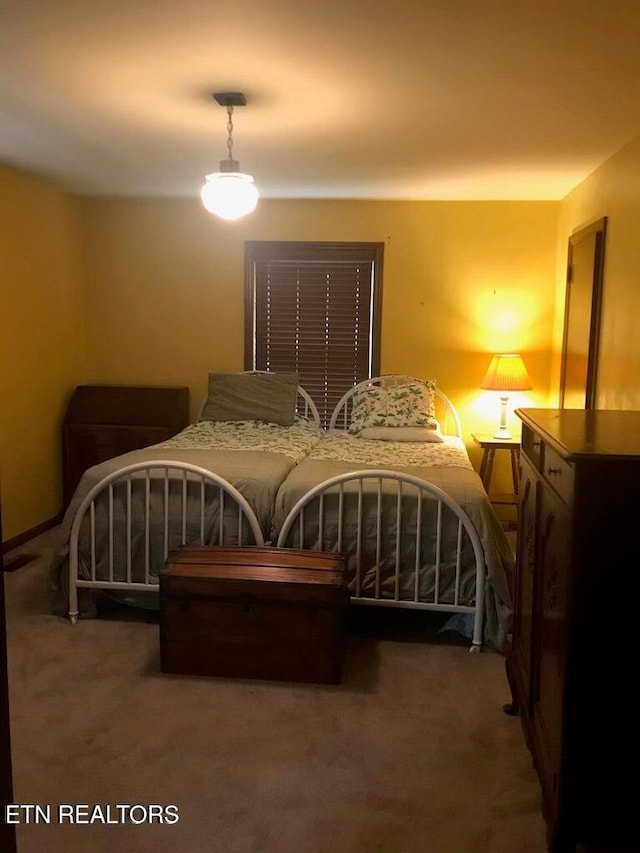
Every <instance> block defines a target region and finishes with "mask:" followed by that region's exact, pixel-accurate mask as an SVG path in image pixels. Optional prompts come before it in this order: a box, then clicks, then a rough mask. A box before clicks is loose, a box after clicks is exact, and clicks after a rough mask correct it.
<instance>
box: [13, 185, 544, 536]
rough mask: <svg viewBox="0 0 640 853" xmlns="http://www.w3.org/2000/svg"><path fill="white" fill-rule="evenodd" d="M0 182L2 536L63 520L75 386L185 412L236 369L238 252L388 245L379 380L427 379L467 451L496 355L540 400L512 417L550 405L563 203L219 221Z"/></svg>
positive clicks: (266, 210) (376, 204)
mask: <svg viewBox="0 0 640 853" xmlns="http://www.w3.org/2000/svg"><path fill="white" fill-rule="evenodd" d="M0 176H1V179H2V183H3V187H2V188H3V193H2V201H1V202H0V205H1V206H0V211H1V212H2V219H3V223H2V224H3V228H2V243H1V245H0V261H1V262H2V270H3V285H2V300H3V301H2V323H3V327H2V346H3V348H4V352H3V358H2V367H1V368H0V382H1V383H2V390H3V392H4V394H3V399H4V401H5V404H4V412H3V417H2V426H1V432H0V454H1V455H0V465H1V474H2V496H3V514H4V525H5V530H4V534H5V538H10V537H12V536H15V535H18V534H19V533H21V532H24V531H25V530H28V529H29V528H31V527H33V526H35V525H37V524H39V523H41V522H43V521H46V520H47V519H49V518H50V517H52V516H53V515H55V513H56V512H57V511H58V509H59V507H60V423H61V419H62V415H63V412H64V408H65V405H66V402H67V399H68V396H69V393H70V391H71V389H72V388H73V387H74V386H75V385H76V384H79V383H82V382H105V383H116V382H122V383H132V384H151V383H154V384H161V385H163V384H164V385H168V384H185V385H189V386H190V388H191V396H192V412H195V409H196V407H197V405H198V402H199V400H200V398H201V397H202V395H203V394H204V391H205V387H206V380H207V374H208V373H209V371H211V370H240V369H242V368H243V366H244V365H243V351H244V350H243V337H244V277H243V267H244V242H245V240H283V239H286V240H327V241H333V240H335V241H350V240H363V241H374V242H375V241H381V242H384V244H385V260H384V292H383V315H382V371H383V372H396V371H398V372H407V373H412V374H416V375H419V376H423V377H425V378H430V377H435V378H436V379H437V381H438V384H439V386H440V387H441V388H442V389H443V390H444V391H445V392H446V393H447V394H448V395H449V396H450V397H451V398H452V399H453V400H454V402H455V403H456V405H457V406H458V408H459V410H460V412H461V415H462V418H463V423H464V425H465V430H466V439H467V441H468V442H469V441H470V433H471V432H472V431H474V430H475V431H488V430H493V428H494V426H495V423H496V421H497V417H498V407H497V401H496V400H495V399H494V398H493V395H491V394H488V393H482V392H480V390H479V385H480V382H481V380H482V376H483V374H484V371H485V369H486V366H487V364H488V361H489V355H490V353H492V352H494V351H506V350H519V351H521V352H522V353H523V355H524V356H525V360H526V362H527V366H528V368H529V370H530V373H531V377H532V380H533V384H534V389H535V390H534V391H533V392H532V393H531V395H528V396H527V397H525V398H523V399H519V398H517V397H516V398H515V399H514V400H513V404H514V405H517V404H518V403H520V402H528V401H530V402H532V403H538V404H540V403H541V404H544V403H545V402H546V401H547V394H548V390H549V372H550V359H551V355H552V327H553V322H552V321H553V311H554V295H555V262H556V258H555V250H556V239H557V229H558V223H557V216H558V208H559V205H558V204H557V203H554V202H383V201H367V202H355V201H353V202H350V201H302V200H296V201H274V200H263V201H261V203H260V205H259V207H258V210H257V211H256V213H254V214H253V215H252V216H251V217H249V218H248V219H247V220H246V221H242V222H238V223H225V222H222V221H220V220H218V219H216V218H215V217H213V216H212V215H211V214H208V213H207V212H206V211H205V210H204V209H203V208H202V206H201V204H200V201H199V199H192V200H173V199H172V200H167V199H104V198H100V199H98V198H95V199H86V198H85V199H74V198H71V197H69V196H66V195H64V194H63V193H60V192H58V191H57V190H56V189H55V188H53V187H52V186H50V185H49V184H47V183H46V182H44V181H41V180H38V179H36V178H32V177H28V176H26V175H24V174H21V173H18V172H14V171H12V170H10V169H4V170H2V171H0ZM511 422H512V423H513V424H514V425H515V419H514V418H513V417H512V418H511ZM470 452H471V454H472V456H474V455H475V459H476V460H477V456H478V451H477V449H476V448H475V446H474V445H472V444H470ZM505 462H506V460H505ZM497 476H498V480H499V479H500V476H501V474H500V469H498V471H497ZM503 476H506V475H503Z"/></svg>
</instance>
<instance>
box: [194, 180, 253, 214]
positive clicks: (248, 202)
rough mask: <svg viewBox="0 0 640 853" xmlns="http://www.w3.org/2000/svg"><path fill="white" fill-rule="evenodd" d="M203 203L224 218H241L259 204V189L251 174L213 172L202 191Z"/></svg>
mask: <svg viewBox="0 0 640 853" xmlns="http://www.w3.org/2000/svg"><path fill="white" fill-rule="evenodd" d="M200 195H201V197H202V203H203V204H204V206H205V207H206V209H207V210H209V211H210V212H211V213H215V214H216V215H217V216H220V217H222V219H240V217H241V216H246V215H247V213H252V212H253V211H254V210H255V209H256V205H257V204H258V190H257V189H256V187H255V184H254V183H253V178H252V177H251V175H244V174H243V173H242V172H213V173H212V174H211V175H207V182H206V184H205V185H204V186H203V187H202V191H201V193H200Z"/></svg>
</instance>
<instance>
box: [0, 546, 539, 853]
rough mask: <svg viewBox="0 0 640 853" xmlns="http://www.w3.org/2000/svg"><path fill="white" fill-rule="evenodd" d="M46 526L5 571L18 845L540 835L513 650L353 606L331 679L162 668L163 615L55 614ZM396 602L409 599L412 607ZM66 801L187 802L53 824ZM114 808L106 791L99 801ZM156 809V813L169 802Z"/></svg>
mask: <svg viewBox="0 0 640 853" xmlns="http://www.w3.org/2000/svg"><path fill="white" fill-rule="evenodd" d="M50 541H51V537H50V534H47V535H45V536H42V537H39V539H36V540H33V541H32V542H30V543H28V545H26V546H24V547H23V548H22V549H20V550H21V551H28V552H29V553H34V554H38V555H40V557H39V559H37V560H36V561H34V562H32V563H30V564H29V565H27V566H25V567H23V568H21V569H19V570H18V571H16V572H14V573H7V574H6V575H5V580H6V591H7V610H8V641H9V671H10V694H11V715H12V739H13V767H14V801H15V802H16V803H21V804H26V803H38V804H39V805H40V806H43V807H44V806H45V805H50V806H51V823H49V824H47V823H38V824H35V823H30V824H24V823H23V824H21V825H20V826H19V827H18V845H19V853H57V851H65V853H67V852H68V851H87V853H89V852H90V853H101V851H112V850H116V849H117V850H119V851H123V853H137V851H151V852H152V853H165V851H166V853H175V852H176V851H185V853H191V851H194V853H195V851H212V853H330V851H335V853H544V851H545V850H546V846H545V828H544V823H543V820H542V816H541V811H540V792H539V787H538V783H537V779H536V776H535V774H534V771H533V769H532V766H531V761H530V757H529V754H528V752H527V750H526V747H525V744H524V741H523V736H522V732H521V728H520V723H519V721H518V720H517V719H513V718H510V717H507V716H506V715H505V714H503V712H502V704H503V703H504V702H506V701H507V700H508V689H507V684H506V680H505V677H504V661H503V659H502V658H501V657H500V656H499V655H496V654H494V653H492V652H488V651H485V652H484V653H483V654H481V655H471V654H469V653H468V651H467V644H466V643H464V644H460V643H459V642H458V641H456V640H455V638H452V637H449V638H445V639H444V640H443V639H442V638H439V639H438V638H435V637H434V630H433V620H432V619H431V620H429V619H426V620H425V619H422V615H421V614H410V616H416V615H417V616H420V617H421V618H420V619H417V620H416V619H408V621H407V625H408V626H409V627H408V628H403V627H402V625H401V623H399V622H398V621H397V620H395V619H393V618H392V619H390V620H389V619H387V620H385V619H384V618H383V617H382V616H380V618H379V619H378V617H376V619H375V620H374V618H373V615H372V616H371V617H370V618H367V619H365V618H364V617H361V620H360V621H359V622H358V623H354V624H353V625H352V627H351V630H350V637H349V641H348V645H347V655H346V662H345V672H344V682H343V684H342V685H339V686H320V685H300V684H299V685H295V684H282V683H272V682H257V681H255V682H252V681H235V680H230V679H216V678H190V677H182V676H168V675H162V674H161V673H160V672H159V655H158V626H157V622H156V621H155V616H149V615H146V616H145V615H143V616H142V617H139V616H137V615H135V617H134V614H131V615H130V616H129V618H128V619H126V618H125V619H123V618H122V617H121V616H120V614H118V612H116V613H111V614H109V615H108V616H107V617H106V618H102V619H98V620H86V621H83V622H81V623H80V624H79V625H77V626H71V625H70V624H69V623H68V622H66V621H65V620H63V619H60V618H58V617H55V616H52V615H50V614H49V613H48V607H47V598H46V593H45V564H46V557H47V554H48V548H49V543H50ZM403 618H404V617H403ZM59 804H63V805H64V804H69V805H72V804H73V805H75V804H87V805H90V806H93V805H95V804H99V805H102V806H103V807H105V806H106V805H110V806H111V808H112V814H111V819H117V814H118V813H117V810H115V806H117V805H136V804H137V805H141V806H144V807H145V809H138V810H135V811H134V812H133V813H132V814H133V816H134V817H135V818H136V819H138V820H139V819H143V818H144V815H145V814H147V815H148V813H149V806H150V805H158V806H163V807H166V806H167V805H170V804H172V805H175V806H177V811H178V815H179V820H178V821H177V823H174V824H172V825H169V824H164V823H163V824H159V823H152V824H149V823H140V824H138V825H134V824H132V823H120V824H109V825H104V824H100V823H89V824H81V825H69V824H67V823H65V824H60V823H58V822H57V813H56V809H57V807H58V805H59ZM103 813H106V810H103ZM163 814H164V813H163Z"/></svg>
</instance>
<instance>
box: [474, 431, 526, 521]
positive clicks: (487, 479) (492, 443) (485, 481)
mask: <svg viewBox="0 0 640 853" xmlns="http://www.w3.org/2000/svg"><path fill="white" fill-rule="evenodd" d="M471 437H472V438H473V440H474V441H475V443H476V444H478V445H479V446H480V447H481V448H482V462H481V463H480V479H481V480H482V485H483V486H484V487H485V489H486V490H487V493H489V489H490V486H491V476H492V474H493V462H494V459H495V455H496V451H497V450H508V451H509V455H510V457H511V478H512V481H513V494H510V495H490V498H491V502H492V503H494V504H517V502H518V464H519V461H520V440H519V439H517V438H511V439H504V438H494V437H493V436H492V435H489V434H486V435H482V434H476V433H472V434H471Z"/></svg>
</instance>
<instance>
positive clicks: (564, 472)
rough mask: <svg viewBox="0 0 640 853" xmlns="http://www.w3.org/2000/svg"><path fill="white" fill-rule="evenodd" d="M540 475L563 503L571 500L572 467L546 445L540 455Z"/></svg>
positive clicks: (543, 444)
mask: <svg viewBox="0 0 640 853" xmlns="http://www.w3.org/2000/svg"><path fill="white" fill-rule="evenodd" d="M540 473H541V474H542V476H543V477H544V478H545V480H546V481H547V482H548V483H549V485H550V486H551V487H552V489H554V491H556V492H557V493H558V495H560V497H561V498H562V500H563V501H564V502H565V503H571V502H572V500H573V466H572V465H571V464H569V462H567V461H566V459H563V458H562V456H560V455H559V454H558V453H556V451H555V450H554V449H553V448H552V447H550V446H549V445H548V444H546V443H544V442H543V443H542V447H541V453H540Z"/></svg>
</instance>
